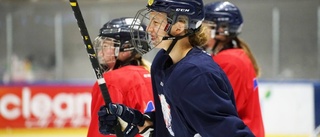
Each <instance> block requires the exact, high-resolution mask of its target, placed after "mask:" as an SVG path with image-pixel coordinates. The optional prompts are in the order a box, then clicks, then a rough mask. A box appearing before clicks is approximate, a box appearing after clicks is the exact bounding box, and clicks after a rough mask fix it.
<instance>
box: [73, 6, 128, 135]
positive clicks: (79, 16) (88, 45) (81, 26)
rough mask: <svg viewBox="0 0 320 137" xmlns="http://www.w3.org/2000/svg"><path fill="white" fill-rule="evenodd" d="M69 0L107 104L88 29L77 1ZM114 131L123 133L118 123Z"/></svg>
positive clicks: (105, 86) (117, 133)
mask: <svg viewBox="0 0 320 137" xmlns="http://www.w3.org/2000/svg"><path fill="white" fill-rule="evenodd" d="M69 1H70V5H71V8H72V10H73V12H74V16H75V18H76V20H77V23H78V27H79V30H80V33H81V36H82V39H83V42H84V44H85V46H86V49H87V53H88V56H89V59H90V62H91V65H92V68H93V70H94V72H95V75H96V78H97V82H98V85H99V87H100V90H101V93H102V96H103V100H104V103H105V104H106V105H108V104H109V103H111V102H112V101H111V98H110V94H109V91H108V88H107V85H106V81H105V80H104V78H103V71H102V70H101V69H100V66H99V62H98V59H97V56H96V53H95V51H94V49H93V46H92V42H91V39H90V36H89V33H88V30H87V27H86V24H85V22H84V19H83V17H82V14H81V10H80V7H79V4H78V1H77V0H69ZM115 131H116V135H117V137H123V133H122V131H121V127H120V124H118V125H117V126H116V127H115Z"/></svg>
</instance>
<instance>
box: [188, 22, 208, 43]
mask: <svg viewBox="0 0 320 137" xmlns="http://www.w3.org/2000/svg"><path fill="white" fill-rule="evenodd" d="M206 29H207V28H206V27H204V26H200V28H199V30H198V31H197V32H196V33H195V34H192V35H190V36H189V42H190V44H191V45H192V46H203V45H205V44H206V43H207V41H208V36H207V35H208V34H207V33H206V31H207V30H206Z"/></svg>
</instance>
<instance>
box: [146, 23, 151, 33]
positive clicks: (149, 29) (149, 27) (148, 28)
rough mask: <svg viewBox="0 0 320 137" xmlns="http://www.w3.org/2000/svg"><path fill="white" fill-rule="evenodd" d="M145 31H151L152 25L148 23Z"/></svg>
mask: <svg viewBox="0 0 320 137" xmlns="http://www.w3.org/2000/svg"><path fill="white" fill-rule="evenodd" d="M146 30H147V32H152V31H153V27H152V26H151V25H150V24H149V25H148V26H147V29H146Z"/></svg>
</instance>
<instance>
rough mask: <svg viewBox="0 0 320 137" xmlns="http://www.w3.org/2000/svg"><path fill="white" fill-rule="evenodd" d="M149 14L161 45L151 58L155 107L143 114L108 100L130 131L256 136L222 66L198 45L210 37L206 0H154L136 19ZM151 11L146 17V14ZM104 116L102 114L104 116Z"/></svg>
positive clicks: (188, 136) (166, 136)
mask: <svg viewBox="0 0 320 137" xmlns="http://www.w3.org/2000/svg"><path fill="white" fill-rule="evenodd" d="M140 17H142V18H141V19H140V20H142V21H145V20H148V19H150V20H148V25H147V26H148V27H147V32H148V33H149V34H150V36H151V37H150V40H151V41H152V44H153V46H156V47H158V48H162V49H161V50H160V51H159V52H158V53H157V55H156V56H155V58H154V60H153V62H152V68H151V77H152V85H153V92H154V101H155V106H156V111H155V112H151V113H145V114H144V115H143V114H141V113H140V112H139V111H137V110H135V109H132V108H129V107H127V106H125V105H123V104H109V109H110V111H111V113H112V114H115V115H117V116H118V117H119V118H121V119H123V120H124V121H126V122H127V123H128V125H129V126H130V128H127V129H128V130H125V132H124V133H125V135H126V136H128V137H131V136H132V135H135V134H136V133H138V132H139V133H146V132H145V131H146V130H147V129H148V128H149V127H150V126H153V128H154V132H153V136H155V137H173V136H176V137H194V136H197V137H199V136H202V137H244V136H246V137H251V136H253V134H252V132H251V131H250V130H249V128H248V127H247V126H246V125H245V124H244V123H243V121H242V120H241V119H240V118H239V117H238V114H237V111H236V107H235V101H234V95H233V91H232V87H231V85H230V83H229V81H228V78H227V76H226V75H225V73H224V72H223V70H222V69H221V68H220V67H219V66H218V65H217V64H216V63H215V62H214V61H213V60H212V58H211V56H210V55H208V54H207V53H206V52H204V51H203V50H201V49H199V48H198V46H200V45H204V44H205V43H206V41H207V35H206V30H205V27H202V26H201V24H202V20H203V19H204V8H203V1H202V0H149V1H148V5H147V8H146V9H144V10H139V11H138V13H137V15H136V19H137V18H140ZM144 17H146V18H144ZM101 118H103V117H101Z"/></svg>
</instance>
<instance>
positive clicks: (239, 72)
mask: <svg viewBox="0 0 320 137" xmlns="http://www.w3.org/2000/svg"><path fill="white" fill-rule="evenodd" d="M213 59H214V61H215V62H217V64H219V66H220V67H221V68H222V69H223V71H224V72H225V73H226V74H227V76H228V79H229V81H230V83H231V85H232V88H233V90H234V96H235V101H236V107H237V111H238V114H239V117H240V118H241V119H242V120H243V122H244V123H245V124H246V125H247V126H248V127H249V128H250V130H251V131H252V132H253V133H254V135H255V136H256V137H264V126H263V121H262V114H261V109H260V101H259V93H258V83H257V78H256V73H255V70H254V67H253V64H252V63H251V60H250V58H249V57H248V56H247V55H246V53H245V52H244V51H243V50H242V49H227V50H223V51H221V52H219V53H218V54H217V55H214V56H213Z"/></svg>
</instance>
